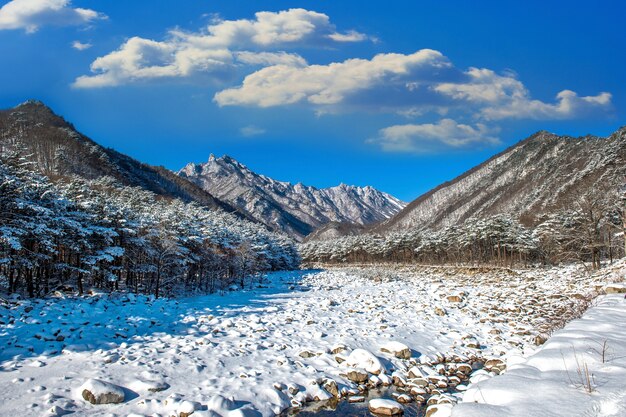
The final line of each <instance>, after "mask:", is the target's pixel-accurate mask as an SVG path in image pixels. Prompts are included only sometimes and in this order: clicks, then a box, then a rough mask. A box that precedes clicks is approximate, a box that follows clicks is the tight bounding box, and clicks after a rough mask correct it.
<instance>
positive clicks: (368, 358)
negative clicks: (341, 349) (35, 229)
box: [346, 349, 384, 375]
mask: <svg viewBox="0 0 626 417" xmlns="http://www.w3.org/2000/svg"><path fill="white" fill-rule="evenodd" d="M346 365H348V366H351V367H353V368H358V369H364V370H366V371H367V372H369V373H371V374H374V375H378V374H380V373H381V372H382V371H383V370H384V367H383V364H382V363H380V360H379V359H378V358H377V357H376V356H374V355H373V354H372V353H370V352H368V351H367V350H365V349H354V350H353V351H352V353H350V356H348V359H347V360H346Z"/></svg>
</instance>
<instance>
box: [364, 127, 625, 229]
mask: <svg viewBox="0 0 626 417" xmlns="http://www.w3.org/2000/svg"><path fill="white" fill-rule="evenodd" d="M625 178H626V128H621V129H619V130H618V131H617V132H615V133H614V134H612V135H610V136H609V137H606V138H602V137H596V136H585V137H578V138H574V137H569V136H557V135H555V134H552V133H548V132H545V131H541V132H538V133H536V134H534V135H532V136H530V137H529V138H527V139H525V140H523V141H521V142H519V143H518V144H516V145H514V146H512V147H510V148H509V149H506V150H505V151H503V152H502V153H499V154H497V155H495V156H494V157H492V158H491V159H489V160H487V161H486V162H484V163H482V164H480V165H478V166H477V167H475V168H472V169H471V170H469V171H467V172H465V173H464V174H462V175H460V176H459V177H457V178H455V179H453V180H452V181H449V182H446V183H444V184H441V185H440V186H438V187H436V188H435V189H433V190H431V191H429V192H427V193H426V194H424V195H422V196H421V197H419V198H417V199H416V200H414V201H413V202H411V203H410V204H409V205H407V206H406V207H405V208H404V209H403V210H402V211H400V212H399V213H398V214H397V215H395V216H394V217H393V218H391V219H389V220H387V221H385V222H383V223H382V224H380V225H378V226H376V227H375V228H374V229H373V230H374V231H375V232H378V233H386V232H390V231H397V230H404V229H407V228H414V227H415V228H420V229H439V228H441V227H444V226H449V225H455V224H461V223H462V222H463V221H464V220H466V219H468V218H470V217H479V218H480V217H487V216H490V215H494V214H500V213H506V214H509V215H511V216H514V217H517V218H518V219H519V220H520V221H521V222H522V223H524V224H526V225H534V224H536V223H537V222H538V221H539V220H540V219H541V217H542V216H544V215H547V214H550V213H553V212H555V211H557V210H560V209H563V208H567V207H568V205H569V204H571V202H572V201H573V200H575V199H576V198H577V197H580V196H582V195H584V194H591V195H601V194H602V193H607V192H611V191H616V190H618V189H619V188H620V187H622V186H623V184H624V180H625Z"/></svg>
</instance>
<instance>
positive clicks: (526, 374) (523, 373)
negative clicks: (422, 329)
mask: <svg viewBox="0 0 626 417" xmlns="http://www.w3.org/2000/svg"><path fill="white" fill-rule="evenodd" d="M624 323H626V300H625V299H624V296H623V295H620V294H616V295H613V294H612V295H606V296H603V297H601V298H600V299H599V300H598V301H597V305H596V306H595V307H592V308H591V309H589V310H588V311H587V312H586V313H585V314H584V316H583V317H582V318H581V319H578V320H574V321H572V322H570V323H569V324H568V325H567V326H565V328H564V329H562V330H559V331H557V332H556V333H555V334H554V335H553V336H552V337H551V338H550V339H549V340H548V342H547V343H546V344H545V345H543V347H542V348H541V349H540V350H539V351H538V352H537V353H535V354H534V355H532V356H530V357H529V358H527V360H525V361H524V362H522V363H519V364H517V365H515V366H511V367H509V369H508V370H507V372H506V373H505V374H503V375H500V376H497V377H495V378H491V379H486V380H484V381H481V382H480V383H477V384H474V385H472V386H470V388H469V389H468V390H467V391H466V393H465V395H464V397H463V402H462V403H460V404H458V405H457V406H456V407H455V408H454V412H453V414H452V415H453V416H458V417H491V416H493V417H499V416H510V417H517V416H519V417H535V416H536V417H543V416H597V417H610V416H615V417H617V416H626V385H625V384H624V381H625V380H626V331H625V327H624ZM587 370H588V371H587ZM587 373H588V375H589V379H587V377H586V375H587ZM476 382H478V381H476Z"/></svg>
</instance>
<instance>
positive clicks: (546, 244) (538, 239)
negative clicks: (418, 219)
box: [300, 193, 624, 268]
mask: <svg viewBox="0 0 626 417" xmlns="http://www.w3.org/2000/svg"><path fill="white" fill-rule="evenodd" d="M623 204H624V200H622V199H621V198H620V196H619V195H618V194H617V193H616V194H615V195H605V196H582V197H581V198H579V199H577V200H575V201H573V202H572V204H571V208H569V209H567V210H564V211H560V212H557V213H555V214H553V215H550V216H547V217H546V218H545V219H543V220H542V221H541V222H540V223H539V224H538V225H536V226H535V227H534V228H528V227H524V226H523V225H522V224H521V223H520V222H519V221H517V220H515V219H512V218H510V217H509V216H506V215H496V216H492V217H488V218H482V219H475V218H470V219H468V220H467V221H465V222H464V223H463V224H462V225H460V226H449V227H446V228H443V229H440V230H437V231H429V230H417V229H414V230H406V231H403V232H395V233H391V234H388V235H385V236H378V235H373V234H369V235H360V236H348V237H343V238H340V239H335V240H326V241H311V242H308V243H306V244H304V245H301V246H300V251H301V254H302V259H303V260H304V261H305V262H321V263H349V262H418V263H424V264H470V265H482V264H490V265H499V266H512V265H515V264H518V265H519V264H522V265H525V264H528V263H530V262H542V263H549V264H557V263H559V262H572V261H582V262H588V263H590V264H591V265H592V267H593V268H599V267H600V261H601V259H608V260H611V261H612V259H613V258H616V257H620V256H623V255H624V246H623V245H624V242H623V239H624V233H623V227H624V206H623Z"/></svg>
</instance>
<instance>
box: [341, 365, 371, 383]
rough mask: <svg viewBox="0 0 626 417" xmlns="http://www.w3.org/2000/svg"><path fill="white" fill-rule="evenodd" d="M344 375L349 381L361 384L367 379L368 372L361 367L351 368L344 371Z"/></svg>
mask: <svg viewBox="0 0 626 417" xmlns="http://www.w3.org/2000/svg"><path fill="white" fill-rule="evenodd" d="M346 376H347V378H348V379H349V380H350V381H352V382H356V383H357V384H362V383H364V382H366V381H367V380H368V379H369V375H368V373H367V372H365V371H363V370H361V369H352V370H350V371H348V372H347V373H346Z"/></svg>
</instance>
